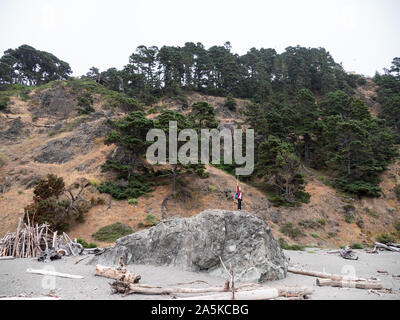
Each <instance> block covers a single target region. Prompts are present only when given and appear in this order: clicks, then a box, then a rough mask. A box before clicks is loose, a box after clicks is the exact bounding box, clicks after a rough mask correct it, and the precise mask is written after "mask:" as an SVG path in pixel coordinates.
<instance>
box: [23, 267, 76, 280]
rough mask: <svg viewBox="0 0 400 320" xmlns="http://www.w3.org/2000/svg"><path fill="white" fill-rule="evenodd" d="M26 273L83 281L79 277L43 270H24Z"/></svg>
mask: <svg viewBox="0 0 400 320" xmlns="http://www.w3.org/2000/svg"><path fill="white" fill-rule="evenodd" d="M26 272H28V273H34V274H42V275H45V276H55V277H61V278H70V279H83V276H80V275H74V274H68V273H60V272H55V271H50V270H44V269H26Z"/></svg>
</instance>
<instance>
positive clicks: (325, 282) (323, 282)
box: [316, 278, 382, 289]
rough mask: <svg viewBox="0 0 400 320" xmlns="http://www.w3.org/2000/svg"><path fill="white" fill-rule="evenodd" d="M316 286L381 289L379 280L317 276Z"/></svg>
mask: <svg viewBox="0 0 400 320" xmlns="http://www.w3.org/2000/svg"><path fill="white" fill-rule="evenodd" d="M316 284H317V286H320V287H325V286H329V287H342V288H358V289H382V284H381V283H380V282H379V281H336V280H331V279H322V278H317V280H316Z"/></svg>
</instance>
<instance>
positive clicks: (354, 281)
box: [288, 266, 382, 289]
mask: <svg viewBox="0 0 400 320" xmlns="http://www.w3.org/2000/svg"><path fill="white" fill-rule="evenodd" d="M288 272H291V273H296V274H301V275H305V276H311V277H316V278H317V279H316V284H317V286H320V287H322V286H331V287H342V288H358V289H381V288H382V284H381V282H380V280H379V279H377V278H375V277H371V278H369V279H364V278H357V277H353V276H347V275H340V274H333V273H327V272H320V271H313V270H304V269H298V268H295V267H292V266H291V267H289V268H288Z"/></svg>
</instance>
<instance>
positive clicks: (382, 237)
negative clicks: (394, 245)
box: [375, 233, 394, 243]
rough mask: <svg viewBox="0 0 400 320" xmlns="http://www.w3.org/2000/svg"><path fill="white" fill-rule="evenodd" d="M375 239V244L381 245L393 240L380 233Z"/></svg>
mask: <svg viewBox="0 0 400 320" xmlns="http://www.w3.org/2000/svg"><path fill="white" fill-rule="evenodd" d="M375 239H376V241H377V242H381V243H389V242H393V241H394V238H393V237H391V236H389V235H388V234H387V233H382V234H380V235H377V236H376V237H375Z"/></svg>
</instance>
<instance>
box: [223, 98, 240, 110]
mask: <svg viewBox="0 0 400 320" xmlns="http://www.w3.org/2000/svg"><path fill="white" fill-rule="evenodd" d="M236 106H237V103H236V100H235V98H234V97H233V96H232V95H231V94H229V95H228V96H227V97H226V100H225V107H227V108H228V109H229V110H231V111H235V110H236Z"/></svg>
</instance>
